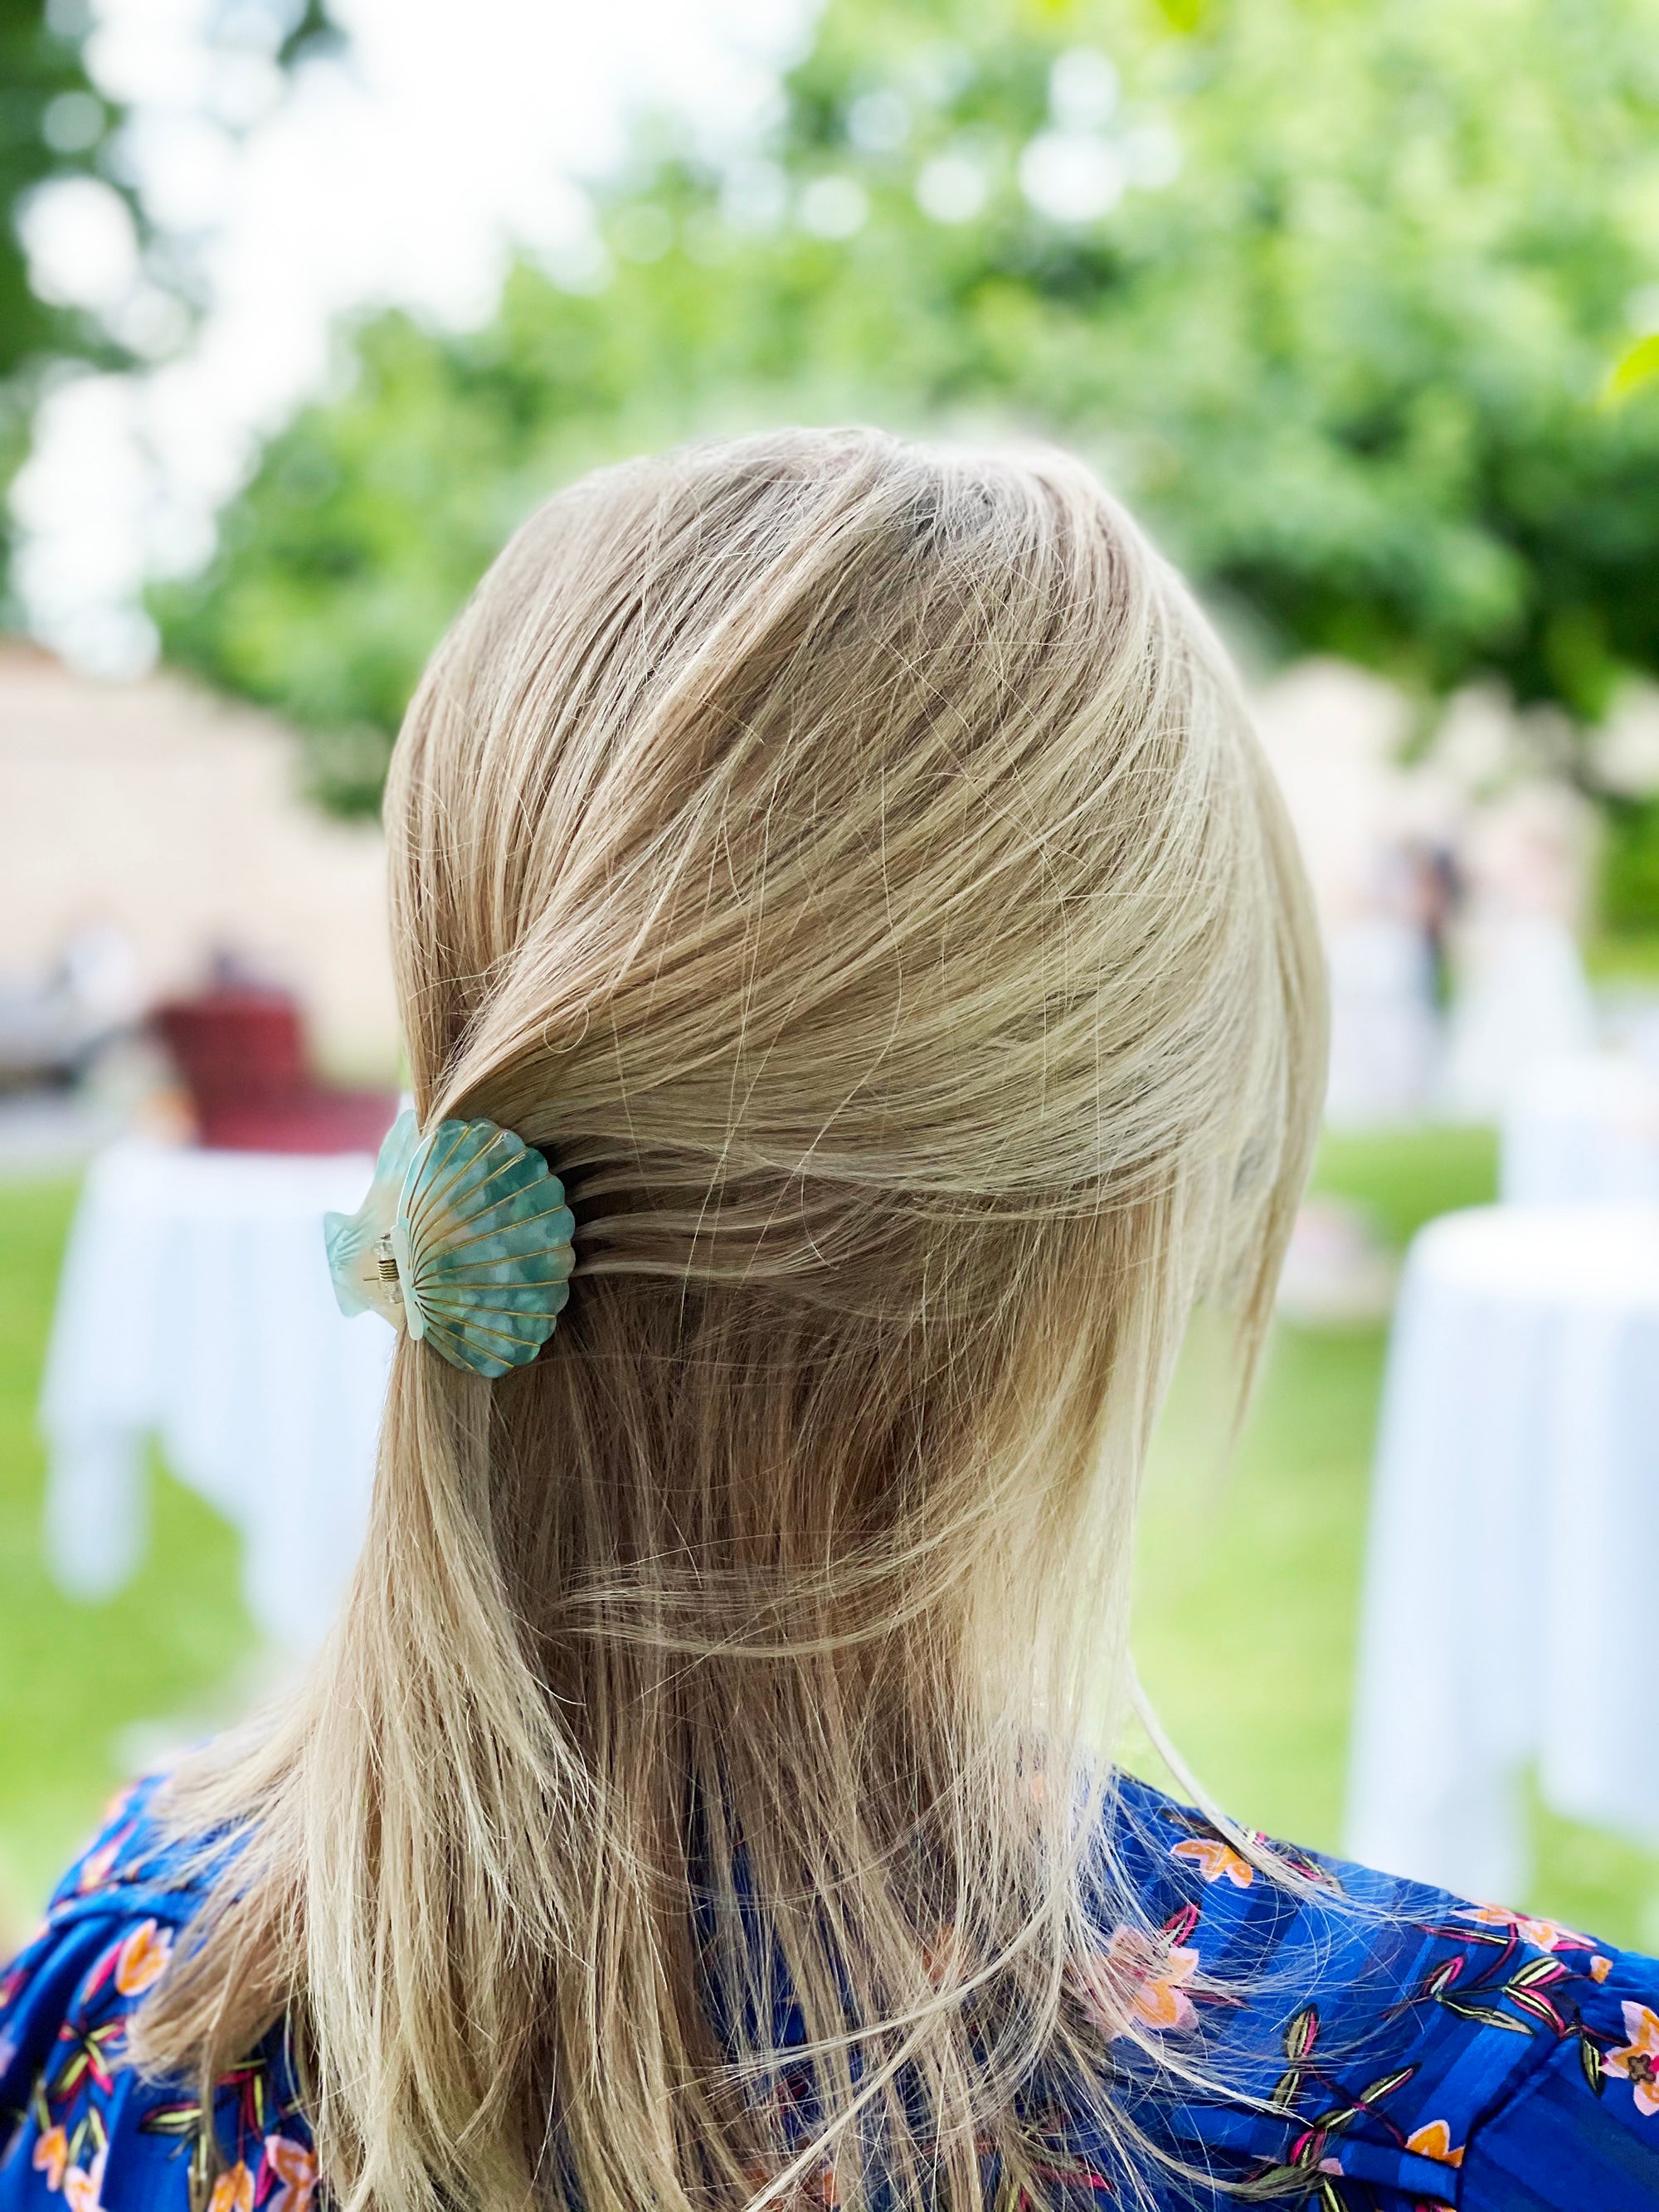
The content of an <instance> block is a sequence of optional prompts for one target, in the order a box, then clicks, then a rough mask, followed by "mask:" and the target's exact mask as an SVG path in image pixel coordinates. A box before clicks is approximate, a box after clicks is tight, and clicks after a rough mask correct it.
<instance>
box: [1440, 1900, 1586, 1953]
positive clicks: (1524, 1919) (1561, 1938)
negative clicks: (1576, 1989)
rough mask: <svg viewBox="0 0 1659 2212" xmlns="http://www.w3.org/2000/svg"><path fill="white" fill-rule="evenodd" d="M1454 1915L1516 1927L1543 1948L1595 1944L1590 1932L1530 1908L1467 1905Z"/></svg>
mask: <svg viewBox="0 0 1659 2212" xmlns="http://www.w3.org/2000/svg"><path fill="white" fill-rule="evenodd" d="M1455 1918H1457V1919H1459V1920H1479V1921H1480V1922H1481V1923H1483V1924H1484V1925H1485V1926H1486V1927H1488V1928H1513V1929H1514V1930H1515V1932H1516V1935H1517V1936H1520V1938H1521V1940H1522V1942H1525V1943H1531V1944H1532V1945H1534V1947H1535V1948H1537V1949H1538V1950H1540V1951H1589V1950H1593V1949H1594V1948H1595V1946H1594V1945H1593V1944H1592V1942H1591V1941H1590V1939H1589V1936H1580V1935H1578V1934H1577V1932H1576V1931H1575V1930H1574V1929H1571V1928H1564V1927H1563V1926H1562V1925H1561V1923H1560V1922H1559V1920H1545V1919H1543V1918H1541V1917H1540V1916H1539V1915H1537V1914H1536V1913H1531V1912H1511V1911H1509V1910H1508V1908H1507V1907H1506V1906H1504V1905H1465V1906H1464V1907H1463V1908H1462V1911H1460V1912H1458V1913H1457V1914H1456V1915H1455Z"/></svg>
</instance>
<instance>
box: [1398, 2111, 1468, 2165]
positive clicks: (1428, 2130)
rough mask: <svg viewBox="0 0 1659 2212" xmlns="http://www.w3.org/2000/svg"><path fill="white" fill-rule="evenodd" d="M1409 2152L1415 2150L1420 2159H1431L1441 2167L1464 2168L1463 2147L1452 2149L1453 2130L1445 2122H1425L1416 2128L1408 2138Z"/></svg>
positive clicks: (1407, 2146)
mask: <svg viewBox="0 0 1659 2212" xmlns="http://www.w3.org/2000/svg"><path fill="white" fill-rule="evenodd" d="M1406 2148H1407V2150H1414V2151H1415V2152H1416V2153H1417V2154H1418V2156H1419V2158H1431V2159H1433V2160H1435V2162H1436V2163H1437V2165H1439V2166H1462V2163H1463V2151H1462V2145H1461V2144H1460V2145H1459V2147H1458V2148H1457V2149H1455V2150H1454V2149H1453V2148H1452V2139H1451V2130H1450V2129H1449V2127H1448V2126H1447V2125H1446V2123H1445V2122H1444V2120H1425V2122H1424V2124H1423V2125H1422V2126H1421V2127H1420V2128H1414V2129H1413V2130H1412V2132H1411V2134H1410V2135H1408V2136H1407V2138H1406Z"/></svg>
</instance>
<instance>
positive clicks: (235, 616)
mask: <svg viewBox="0 0 1659 2212" xmlns="http://www.w3.org/2000/svg"><path fill="white" fill-rule="evenodd" d="M786 94H787V98H786V105H785V111H784V115H783V119H782V120H781V124H780V125H779V129H778V132H777V136H776V139H775V143H774V144H772V145H771V146H770V147H769V148H768V149H764V151H763V154H761V155H756V156H755V157H754V158H745V159H744V161H739V162H736V163H734V164H733V165H732V166H731V167H728V168H726V169H725V170H717V169H715V168H714V167H711V166H709V165H708V164H707V163H705V162H702V161H699V160H697V159H696V158H695V157H693V156H692V155H690V154H688V153H687V152H686V151H685V150H684V149H682V148H678V147H677V146H676V145H675V144H674V143H672V141H671V138H669V137H667V136H666V135H665V134H660V133H659V134H658V135H657V136H655V137H650V136H649V135H648V134H647V135H644V136H642V137H641V146H640V149H639V153H638V158H637V161H636V165H635V170H634V173H632V174H631V175H630V176H629V177H628V178H627V179H624V180H623V182H622V183H621V184H620V185H617V187H616V188H614V189H613V190H612V191H610V192H609V193H608V194H607V196H606V198H605V204H604V207H603V209H602V225H603V230H604V235H605V241H606V246H607V250H608V254H609V258H610V274H609V276H608V280H607V281H605V282H604V283H602V284H599V286H598V288H597V289H594V288H593V281H592V278H591V276H586V275H585V276H584V284H585V286H586V289H571V288H570V286H571V280H570V278H569V276H568V272H566V276H565V282H564V283H563V284H562V283H561V281H560V277H559V275H558V273H556V272H549V271H547V270H539V269H536V268H533V267H531V266H528V265H525V266H521V267H520V269H518V270H516V272H515V273H514V275H513V277H512V279H511V281H510V282H509V283H508V286H507V291H506V294H505V296H504V298H503V301H502V303H501V310H500V313H499V314H498V315H497V316H496V317H495V319H494V320H493V321H492V322H491V323H490V324H489V325H488V327H486V328H484V329H483V330H480V331H474V332H471V333H466V334H464V335H459V336H456V335H453V334H452V335H446V334H441V333H437V332H433V331H425V330H422V329H421V328H419V327H417V326H416V325H414V324H413V323H411V322H410V321H409V320H407V319H402V318H398V317H396V316H392V317H386V318H382V319H380V320H378V321H376V322H374V323H372V324H370V325H368V326H367V327H366V328H364V329H362V331H359V332H357V333H356V335H355V337H354V338H353V340H352V343H353V345H354V347H355V350H356V380H355V383H354V384H353V386H352V387H351V388H350V390H349V392H348V393H347V395H346V396H345V397H344V398H342V399H338V400H336V401H332V402H330V403H328V404H320V405H318V406H316V407H313V408H312V409H310V410H307V412H306V413H305V414H303V415H302V416H301V417H300V419H299V420H297V421H296V422H295V423H294V424H293V425H292V426H291V428H289V430H288V431H287V432H286V433H285V434H284V435H283V436H282V437H280V438H279V439H278V440H277V441H276V442H275V444H274V445H273V446H272V447H271V448H270V450H269V452H268V453H267V454H266V455H265V457H264V462H263V465H261V467H260V469H259V471H258V475H257V476H256V477H255V478H254V480H253V482H252V484H251V485H250V487H249V489H248V491H247V493H246V496H245V497H244V498H243V499H242V500H241V501H240V502H239V503H238V505H237V507H235V509H234V511H233V512H232V513H230V514H229V515H228V517H227V519H226V523H225V530H224V538H223V543H222V550H221V551H220V554H219V556H218V558H217V560H216V562H215V563H214V565H213V566H212V568H210V571H209V572H208V573H207V574H205V575H204V577H203V578H202V579H200V580H198V581H197V582H196V583H195V584H193V585H191V586H185V587H172V588H170V589H169V591H168V592H166V593H165V594H162V595H161V596H160V597H159V599H158V611H159V613H160V615H161V619H162V623H163V629H164V635H165V637H166V640H167V644H168V647H169V648H170V649H171V650H172V651H173V653H175V654H176V655H178V656H179V657H180V658H183V659H187V660H190V661H191V662H193V663H195V664H196V665H197V666H199V667H201V668H202V669H203V670H204V671H206V672H207V673H209V674H210V676H211V677H212V678H214V679H215V680H216V681H217V682H219V683H221V684H227V685H228V686H230V687H232V688H234V689H237V690H244V691H247V692H250V693H252V695H253V696H258V697H260V698H263V699H265V700H269V701H270V702H273V703H275V704H276V705H279V706H281V707H282V708H284V709H285V710H286V711H287V712H289V714H293V715H295V717H296V718H297V719H298V720H300V721H301V723H302V724H303V725H304V726H306V727H307V728H308V729H310V730H312V731H313V732H315V733H316V744H317V750H316V762H317V771H318V777H319V786H320V787H322V788H323V789H324V790H325V793H326V795H328V796H329V797H331V799H333V800H334V801H335V802H336V803H337V804H341V805H369V804H372V803H373V800H374V794H375V791H376V788H377V785H378V778H379V773H380V763H381V761H382V759H383V757H384V750H385V745H386V739H387V737H388V734H389V733H390V732H391V731H392V729H393V728H394V727H395V725H396V722H397V720H398V714H399V713H400V711H401V708H402V705H403V702H404V698H405V697H406V696H407V693H408V690H409V688H410V684H411V682H412V680H413V678H414V675H415V673H416V670H417V668H418V666H419V664H420V661H421V659H422V657H423V655H424V653H426V651H427V650H428V648H429V647H430V645H431V643H432V641H433V640H434V638H435V635H436V634H437V632H438V630H439V629H440V628H441V625H442V623H443V622H444V620H445V619H446V618H447V615H448V614H449V613H450V611H452V610H453V608H454V606H455V605H457V604H458V602H459V599H461V598H462V597H463V596H464V594H465V591H466V590H467V588H468V587H469V586H470V584H471V581H472V580H473V579H474V578H475V577H476V575H477V574H478V572H479V571H480V569H481V568H483V565H484V564H485V562H487V560H488V558H489V556H490V554H491V553H492V552H493V550H495V547H496V545H497V544H499V542H500V540H501V537H502V535H503V534H504V533H505V532H506V531H507V529H508V528H509V527H510V526H511V525H512V524H513V522H514V521H515V520H517V519H518V517H519V516H520V514H521V513H523V512H525V511H526V509H527V508H528V507H530V506H531V505H532V503H533V502H534V501H536V500H537V499H538V498H540V497H541V496H543V495H544V494H545V493H546V491H547V490H548V489H550V488H551V487H552V486H553V485H554V484H556V483H557V482H559V481H561V480H562V479H563V478H565V477H568V476H569V475H571V474H573V473H574V472H576V471H578V470H579V469H580V468H582V467H585V466H586V465H590V464H592V462H593V461H595V460H601V459H605V458H608V457H611V456H613V455H617V454H619V453H623V452H625V451H628V450H630V449H634V448H636V447H640V446H641V445H647V444H652V443H660V442H662V441H665V440H666V439H670V438H673V437H676V436H681V435H692V434H695V433H699V432H702V431H707V430H713V429H720V428H729V427H733V426H737V425H741V424H749V423H753V422H764V421H775V420H778V419H781V418H785V417H797V418H803V419H809V420H814V419H827V418H830V417H834V416H845V415H857V416H863V417H866V418H872V417H873V418H876V419H880V420H884V421H886V422H891V423H893V424H895V425H896V426H898V427H904V428H917V427H925V426H929V425H938V426H941V427H944V428H947V429H956V430H960V429H963V428H969V429H974V430H981V429H986V428H1011V427H1012V428H1017V429H1020V430H1029V431H1034V432H1037V433H1042V434H1048V435H1057V436H1060V437H1061V438H1063V439H1065V440H1066V441H1067V442H1069V443H1071V444H1073V445H1074V446H1078V447H1081V448H1082V449H1083V450H1085V452H1087V453H1089V454H1090V455H1091V457H1092V458H1094V459H1096V460H1097V463H1098V465H1100V466H1101V467H1102V469H1103V471H1104V472H1105V473H1106V475H1107V476H1108V477H1109V479H1110V480H1112V481H1113V482H1114V483H1116V484H1117V485H1118V486H1119V487H1120V488H1121V489H1122V490H1123V492H1124V493H1125V494H1126V495H1127V497H1128V498H1129V499H1130V500H1131V501H1132V502H1133V503H1134V504H1135V505H1136V506H1137V507H1139V508H1140V509H1141V510H1142V511H1143V512H1145V513H1146V514H1147V516H1148V517H1149V518H1150V520H1152V524H1153V526H1154V527H1155V529H1156V530H1157V531H1158V533H1159V534H1160V536H1161V537H1162V538H1163V539H1164V542H1165V543H1166V544H1167V545H1168V546H1169V548H1170V550H1171V551H1172V553H1174V555H1175V556H1176V557H1177V558H1178V559H1179V560H1181V561H1182V562H1183V563H1184V564H1185V565H1186V566H1187V567H1188V568H1189V569H1190V570H1191V571H1192V573H1193V574H1194V575H1195V576H1196V577H1197V579H1198V580H1199V581H1200V584H1201V585H1202V586H1205V587H1206V589H1207V590H1208V591H1209V592H1211V594H1212V596H1213V597H1215V598H1216V599H1218V600H1220V601H1222V602H1224V603H1225V604H1226V605H1228V606H1229V607H1230V608H1231V611H1232V612H1233V616H1234V618H1235V620H1236V621H1237V622H1239V623H1249V624H1254V625H1255V628H1256V629H1257V630H1258V631H1259V633H1260V635H1261V638H1262V640H1263V641H1264V643H1265V644H1267V646H1268V647H1278V648H1282V649H1292V648H1301V649H1328V650H1334V651H1337V652H1341V653H1347V654H1349V655H1352V656H1354V657H1357V658H1358V659H1362V660H1364V661H1367V662H1370V663H1372V664H1374V665H1380V666H1383V667H1385V668H1387V669H1388V670H1389V671H1391V672H1393V673H1394V674H1395V675H1396V676H1399V677H1401V678H1403V679H1404V680H1406V681H1407V682H1408V683H1411V684H1415V685H1418V686H1419V687H1421V688H1422V689H1423V690H1425V691H1428V692H1437V691H1442V690H1445V689H1447V688H1449V687H1451V686H1454V685H1455V684H1459V683H1461V682H1462V681H1464V680H1466V679H1468V678H1470V677H1471V676H1474V675H1477V674H1481V673H1487V672H1490V673H1493V674H1496V675H1498V676H1499V677H1501V678H1503V679H1504V680H1505V681H1506V682H1507V683H1508V684H1509V685H1510V687H1511V688H1512V690H1514V692H1515V694H1516V696H1517V697H1518V698H1520V699H1522V700H1523V701H1530V700H1549V701H1553V702H1559V703H1560V704H1561V705H1563V706H1565V708H1566V709H1567V710H1568V712H1569V714H1571V716H1572V717H1573V718H1574V719H1575V720H1576V721H1577V722H1578V723H1579V724H1581V725H1582V724H1585V723H1589V722H1593V721H1594V720H1595V719H1596V718H1597V717H1598V716H1599V715H1600V714H1601V713H1602V712H1603V711H1604V710H1605V708H1606V706H1607V702H1608V699H1609V696H1610V693H1611V691H1612V689H1613V685H1614V684H1615V683H1616V681H1617V680H1618V678H1619V677H1620V674H1621V672H1622V671H1626V670H1629V669H1642V670H1654V669H1659V381H1656V380H1654V376H1653V371H1654V368H1655V367H1656V365H1659V343H1655V342H1653V341H1651V340H1650V337H1649V333H1650V331H1651V330H1653V329H1655V328H1659V289H1656V288H1659V0H1456V4H1455V5H1451V6H1449V5H1447V4H1446V0H1163V4H1161V5H1159V4H1156V0H830V4H829V7H828V9H827V10H826V12H825V14H824V15H823V17H822V19H821V21H820V24H819V27H818V31H817V37H816V40H815V43H814V45H813V47H812V50H811V52H810V54H809V55H808V56H807V58H805V60H804V61H803V62H802V64H800V65H799V68H798V69H797V70H795V71H794V72H793V75H792V76H791V77H790V79H789V81H788V82H787V88H786ZM1580 773H1581V774H1582V775H1583V776H1584V777H1585V778H1586V779H1587V780H1588V779H1589V775H1590V769H1589V752H1588V751H1585V752H1584V754H1583V757H1582V759H1581V763H1580Z"/></svg>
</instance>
